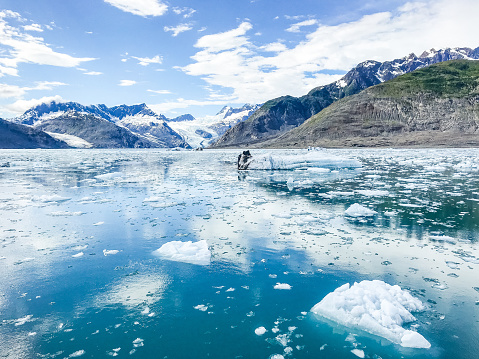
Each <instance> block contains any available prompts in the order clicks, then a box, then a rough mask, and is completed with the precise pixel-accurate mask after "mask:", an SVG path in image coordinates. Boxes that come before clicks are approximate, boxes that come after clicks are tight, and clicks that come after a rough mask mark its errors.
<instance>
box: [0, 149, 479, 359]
mask: <svg viewBox="0 0 479 359" xmlns="http://www.w3.org/2000/svg"><path fill="white" fill-rule="evenodd" d="M257 152H258V151H257ZM259 152H260V151H259ZM254 153H255V152H254V151H253V154H254ZM284 153H289V154H291V153H297V152H295V151H275V154H276V155H281V154H284ZM324 153H325V154H335V155H339V156H343V157H348V158H357V159H359V160H360V161H361V162H362V163H363V167H362V168H361V169H356V170H350V169H339V170H335V169H334V168H333V169H330V170H324V171H304V170H295V171H246V172H241V173H239V172H238V171H237V170H236V158H237V155H238V151H202V152H191V151H166V150H164V151H163V150H158V151H155V150H111V151H100V150H71V151H70V150H59V151H57V150H52V151H49V150H2V151H0V165H1V164H6V163H7V162H8V163H9V165H10V167H1V168H0V278H1V280H0V357H2V358H74V357H80V358H108V357H110V356H117V357H120V358H121V357H123V358H126V357H128V358H129V357H132V358H270V357H271V358H280V357H279V356H276V357H274V355H275V354H279V355H282V356H283V357H284V358H357V356H356V355H355V353H356V354H358V353H364V357H366V358H468V359H472V358H477V357H478V356H479V354H478V353H479V323H478V320H479V316H478V314H479V305H478V304H479V277H478V274H477V273H478V269H479V248H478V238H479V150H471V149H468V150H452V149H451V150H329V151H324ZM353 203H359V204H361V205H363V206H366V207H368V208H370V209H373V210H375V211H376V212H377V214H376V215H375V216H373V217H369V218H361V217H360V218H350V217H348V216H346V215H345V210H346V209H347V208H348V207H349V206H350V205H351V204H353ZM199 240H206V241H207V243H208V246H209V249H210V251H211V255H212V256H211V263H210V264H209V265H196V264H189V263H183V262H176V261H169V260H167V259H164V258H160V257H158V256H155V255H154V254H153V252H154V251H155V250H156V249H158V248H160V247H161V246H162V245H163V244H165V243H167V242H170V241H193V242H197V241H199ZM375 279H378V280H382V281H384V282H386V283H389V284H391V285H395V284H398V285H399V286H400V287H401V288H403V289H405V290H408V291H409V292H410V293H411V294H412V295H413V296H415V297H416V298H419V299H420V300H421V301H422V302H423V303H424V304H425V305H426V307H427V309H426V310H425V311H423V312H419V313H414V314H415V317H416V319H417V320H416V321H415V322H413V323H410V324H408V325H406V327H407V328H413V329H414V330H416V331H418V332H419V333H421V334H422V335H423V336H424V337H425V338H426V339H427V340H428V341H429V342H430V343H431V348H430V349H412V348H404V347H402V346H400V345H398V344H393V343H391V342H389V341H388V340H386V339H383V338H380V337H377V336H374V335H371V334H368V333H366V332H364V331H361V330H359V329H357V328H348V327H345V326H342V325H339V324H337V323H334V322H332V321H328V320H326V319H324V318H320V317H318V316H316V315H314V314H312V313H311V312H310V309H311V308H312V307H313V306H314V305H315V304H316V303H318V302H319V301H321V299H322V298H323V297H324V296H325V295H327V294H328V293H330V292H332V291H334V290H335V289H336V288H338V287H339V286H341V285H343V284H345V283H350V284H353V283H354V282H355V281H356V282H359V281H362V280H375ZM276 283H285V284H289V285H290V286H291V288H290V289H289V290H278V289H274V286H275V285H276ZM261 326H263V327H265V328H266V330H267V331H266V333H265V334H264V335H262V336H259V335H256V334H255V329H256V328H258V327H261ZM354 349H359V350H360V351H352V350H354Z"/></svg>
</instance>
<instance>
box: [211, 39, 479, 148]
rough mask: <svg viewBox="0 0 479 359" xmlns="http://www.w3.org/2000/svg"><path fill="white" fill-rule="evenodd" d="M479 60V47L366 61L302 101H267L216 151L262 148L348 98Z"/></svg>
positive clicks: (223, 139)
mask: <svg viewBox="0 0 479 359" xmlns="http://www.w3.org/2000/svg"><path fill="white" fill-rule="evenodd" d="M457 59H469V60H475V59H479V47H478V48H476V49H470V48H447V49H441V50H435V49H431V50H429V51H425V52H423V53H422V54H421V55H420V56H416V55H415V54H410V55H408V56H405V57H403V58H401V59H396V60H393V61H386V62H378V61H371V60H369V61H364V62H362V63H360V64H359V65H357V66H356V67H355V68H353V69H352V70H350V71H349V72H348V73H347V74H346V75H344V76H343V77H342V78H341V79H339V80H338V81H335V82H333V83H331V84H329V85H326V86H320V87H316V88H314V89H312V90H311V91H310V92H309V93H308V94H306V95H304V96H302V97H293V96H283V97H279V98H276V99H273V100H270V101H267V102H266V103H265V104H264V105H263V106H262V107H261V108H260V109H259V110H258V111H256V112H255V113H254V114H253V115H252V116H251V117H249V118H248V119H247V120H246V121H243V122H241V123H239V124H237V125H236V126H234V127H233V128H231V129H230V130H228V131H226V133H225V134H224V135H223V136H222V137H220V138H219V139H218V141H216V142H215V143H214V144H213V146H212V147H215V148H221V147H243V146H248V147H262V146H263V144H262V143H263V142H264V141H267V140H271V139H273V138H275V137H277V136H280V135H282V134H284V133H286V132H288V131H290V130H292V129H293V128H296V127H298V126H300V125H301V124H302V123H304V122H305V121H306V120H307V119H308V118H310V117H311V116H313V115H315V114H317V113H319V112H320V111H321V110H323V109H325V108H327V107H328V106H329V105H331V104H332V103H334V102H335V101H338V100H340V99H342V98H344V97H347V96H351V95H354V94H358V93H359V92H361V91H362V90H364V89H367V88H369V87H371V86H374V85H378V84H380V83H383V82H385V81H388V80H391V79H393V78H395V77H397V76H400V75H403V74H406V73H409V72H412V71H414V70H417V69H421V68H424V67H426V66H429V65H432V64H435V63H439V62H443V61H449V60H457Z"/></svg>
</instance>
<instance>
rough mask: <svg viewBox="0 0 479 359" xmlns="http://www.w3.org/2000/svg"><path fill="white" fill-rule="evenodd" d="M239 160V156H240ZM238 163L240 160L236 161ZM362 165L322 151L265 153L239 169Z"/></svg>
mask: <svg viewBox="0 0 479 359" xmlns="http://www.w3.org/2000/svg"><path fill="white" fill-rule="evenodd" d="M240 158H241V155H240ZM238 163H240V160H238ZM361 166H362V164H361V162H360V161H358V160H356V159H351V158H346V157H339V156H334V155H331V154H328V153H326V152H323V151H308V152H306V153H300V154H294V155H293V154H291V155H282V154H279V153H278V154H277V153H266V154H260V155H253V156H250V157H248V159H247V166H243V167H244V168H240V169H249V170H294V169H302V168H310V167H323V168H359V167H361Z"/></svg>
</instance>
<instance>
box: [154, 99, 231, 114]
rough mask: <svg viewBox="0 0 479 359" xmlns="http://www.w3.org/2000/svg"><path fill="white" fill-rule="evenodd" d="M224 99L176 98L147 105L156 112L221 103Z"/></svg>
mask: <svg viewBox="0 0 479 359" xmlns="http://www.w3.org/2000/svg"><path fill="white" fill-rule="evenodd" d="M224 103H225V101H224V100H221V101H212V100H204V101H199V100H185V99H183V98H178V99H176V100H175V101H167V102H163V103H160V104H148V107H149V108H151V109H152V110H153V111H154V112H156V113H166V112H169V111H171V110H173V109H179V108H188V107H190V106H210V105H223V104H224Z"/></svg>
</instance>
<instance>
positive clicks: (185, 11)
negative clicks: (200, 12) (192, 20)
mask: <svg viewBox="0 0 479 359" xmlns="http://www.w3.org/2000/svg"><path fill="white" fill-rule="evenodd" d="M173 12H174V13H175V14H176V15H183V17H184V18H185V19H187V18H189V17H191V16H193V14H194V13H195V12H196V10H195V9H192V8H189V7H174V8H173Z"/></svg>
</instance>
